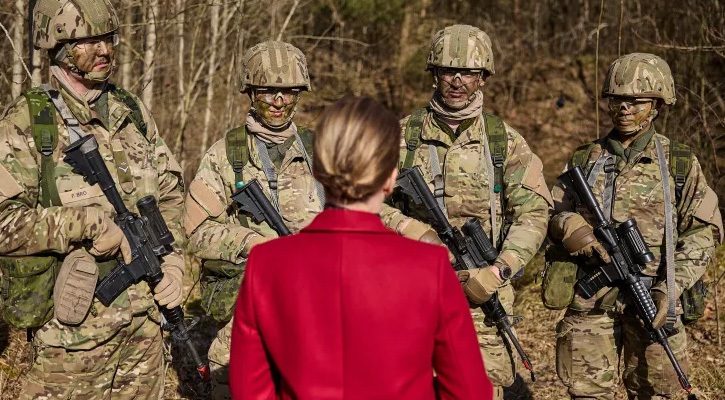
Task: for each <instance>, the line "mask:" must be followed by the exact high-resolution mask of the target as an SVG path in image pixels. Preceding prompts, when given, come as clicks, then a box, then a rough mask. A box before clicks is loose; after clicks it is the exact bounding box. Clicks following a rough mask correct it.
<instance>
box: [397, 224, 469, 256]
mask: <svg viewBox="0 0 725 400" xmlns="http://www.w3.org/2000/svg"><path fill="white" fill-rule="evenodd" d="M400 234H401V235H403V236H405V237H407V238H409V239H413V240H418V241H421V242H423V243H428V244H434V245H436V246H443V247H446V245H444V244H443V242H442V241H441V238H439V237H438V234H437V233H436V231H435V230H433V228H431V227H430V226H429V225H427V224H424V223H422V222H420V221H418V220H415V219H410V220H409V222H408V223H407V224H406V225H405V227H404V228H403V229H402V231H401V232H400ZM446 250H448V248H447V247H446ZM448 261H450V263H451V264H455V262H456V257H454V256H453V253H451V251H450V250H448Z"/></svg>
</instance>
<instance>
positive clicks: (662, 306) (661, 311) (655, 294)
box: [652, 288, 670, 329]
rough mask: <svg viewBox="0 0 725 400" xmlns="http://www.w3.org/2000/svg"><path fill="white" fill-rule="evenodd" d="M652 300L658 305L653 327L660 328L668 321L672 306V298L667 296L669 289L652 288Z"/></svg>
mask: <svg viewBox="0 0 725 400" xmlns="http://www.w3.org/2000/svg"><path fill="white" fill-rule="evenodd" d="M652 301H654V303H655V306H656V307H657V314H655V317H654V319H653V320H652V327H653V328H654V329H660V328H662V327H663V326H665V323H666V322H667V310H668V309H669V306H670V299H669V298H668V297H667V289H666V288H663V289H652Z"/></svg>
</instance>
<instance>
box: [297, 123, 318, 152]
mask: <svg viewBox="0 0 725 400" xmlns="http://www.w3.org/2000/svg"><path fill="white" fill-rule="evenodd" d="M297 133H298V134H299V135H300V139H302V145H303V146H304V148H305V151H306V152H307V155H309V156H310V157H312V156H313V154H312V153H313V151H312V147H313V146H312V141H313V139H314V136H315V131H313V130H312V129H309V128H305V127H303V126H300V127H297Z"/></svg>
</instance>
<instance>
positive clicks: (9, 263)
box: [0, 256, 60, 329]
mask: <svg viewBox="0 0 725 400" xmlns="http://www.w3.org/2000/svg"><path fill="white" fill-rule="evenodd" d="M0 269H2V278H1V279H0V292H1V295H0V297H2V303H3V305H2V316H3V319H4V320H5V322H7V323H9V324H10V325H12V326H14V327H15V328H18V329H27V328H37V327H40V326H43V325H44V324H45V323H46V322H48V321H49V320H50V319H51V318H53V287H54V286H55V279H56V278H57V277H58V271H59V270H60V263H59V262H58V259H57V258H56V257H52V256H47V257H33V256H23V257H8V256H5V257H0Z"/></svg>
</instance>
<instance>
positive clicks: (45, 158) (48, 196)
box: [23, 87, 61, 208]
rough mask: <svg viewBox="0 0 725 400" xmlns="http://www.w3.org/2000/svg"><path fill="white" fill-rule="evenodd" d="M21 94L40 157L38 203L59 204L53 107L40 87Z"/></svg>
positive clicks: (55, 129) (45, 205) (46, 206)
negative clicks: (27, 110) (23, 97)
mask: <svg viewBox="0 0 725 400" xmlns="http://www.w3.org/2000/svg"><path fill="white" fill-rule="evenodd" d="M23 96H25V98H26V99H27V101H28V109H29V112H30V130H31V133H32V135H33V141H35V148H36V149H37V150H38V153H40V155H41V159H40V204H41V205H42V206H43V207H45V208H48V207H51V206H59V205H61V202H60V196H58V187H57V186H56V183H55V161H53V150H55V147H56V146H57V145H58V126H57V125H56V123H55V115H56V111H55V107H54V106H53V103H52V102H51V99H50V97H48V94H47V93H46V92H45V90H43V89H42V88H39V87H35V88H32V89H30V90H28V91H26V92H25V93H23Z"/></svg>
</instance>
